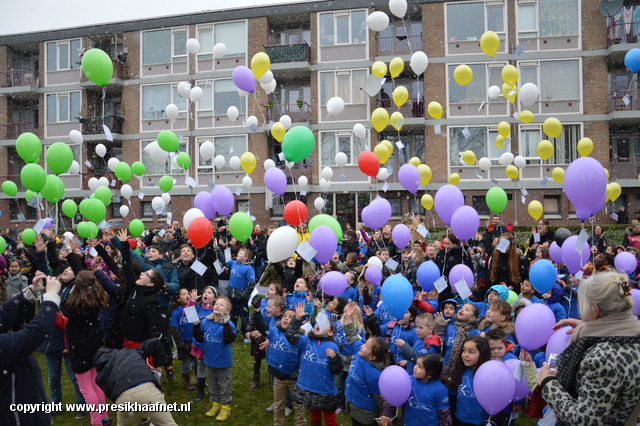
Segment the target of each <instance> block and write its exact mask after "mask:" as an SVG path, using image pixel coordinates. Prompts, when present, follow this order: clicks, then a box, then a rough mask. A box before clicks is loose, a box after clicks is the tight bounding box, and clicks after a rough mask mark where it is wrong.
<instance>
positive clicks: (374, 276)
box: [364, 266, 382, 285]
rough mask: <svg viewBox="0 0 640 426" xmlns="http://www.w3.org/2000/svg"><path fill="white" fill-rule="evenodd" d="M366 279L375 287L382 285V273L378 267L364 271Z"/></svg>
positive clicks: (371, 267) (370, 267)
mask: <svg viewBox="0 0 640 426" xmlns="http://www.w3.org/2000/svg"><path fill="white" fill-rule="evenodd" d="M364 277H365V278H366V279H367V281H369V282H370V283H371V284H373V285H380V283H381V282H382V271H381V270H380V269H378V267H377V266H369V267H368V268H367V270H366V271H364Z"/></svg>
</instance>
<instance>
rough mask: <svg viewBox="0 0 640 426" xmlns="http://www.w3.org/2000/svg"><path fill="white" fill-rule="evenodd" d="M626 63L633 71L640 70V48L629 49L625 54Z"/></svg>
mask: <svg viewBox="0 0 640 426" xmlns="http://www.w3.org/2000/svg"><path fill="white" fill-rule="evenodd" d="M624 65H625V66H626V67H627V68H628V69H629V71H631V72H632V73H637V72H638V71H640V49H638V48H635V49H631V50H630V51H628V52H627V54H626V55H624Z"/></svg>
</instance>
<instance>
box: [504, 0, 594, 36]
mask: <svg viewBox="0 0 640 426" xmlns="http://www.w3.org/2000/svg"><path fill="white" fill-rule="evenodd" d="M576 3H577V15H578V16H577V22H576V25H577V34H559V35H540V5H539V1H538V0H517V2H516V8H515V13H516V37H517V38H518V39H521V38H522V39H531V38H534V39H539V38H543V37H547V38H552V37H559V38H564V37H579V38H581V33H582V22H581V11H582V4H581V3H582V2H581V1H580V0H576ZM520 5H522V6H533V7H534V10H535V12H534V19H535V30H533V31H520V25H519V24H520V7H519V6H520ZM522 34H526V35H529V37H522Z"/></svg>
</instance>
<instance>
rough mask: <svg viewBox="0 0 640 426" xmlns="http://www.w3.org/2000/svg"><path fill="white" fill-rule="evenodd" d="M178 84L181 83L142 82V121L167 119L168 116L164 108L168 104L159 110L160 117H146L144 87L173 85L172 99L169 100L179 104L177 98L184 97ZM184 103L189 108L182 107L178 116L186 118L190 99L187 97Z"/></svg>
mask: <svg viewBox="0 0 640 426" xmlns="http://www.w3.org/2000/svg"><path fill="white" fill-rule="evenodd" d="M178 84H179V83H160V84H142V85H140V122H142V121H148V120H167V116H166V115H165V113H164V109H165V108H166V107H167V105H168V104H167V105H164V106H162V107H161V108H162V109H161V110H160V111H159V114H160V115H159V116H158V117H154V118H145V117H144V111H143V108H144V88H145V87H151V86H169V85H170V86H171V99H170V101H169V103H171V104H174V105H178V104H177V103H176V99H182V97H181V96H180V95H179V94H178ZM184 103H185V105H186V108H187V109H180V110H178V118H186V117H187V113H188V108H189V101H188V100H187V99H185V100H184Z"/></svg>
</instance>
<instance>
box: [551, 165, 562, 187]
mask: <svg viewBox="0 0 640 426" xmlns="http://www.w3.org/2000/svg"><path fill="white" fill-rule="evenodd" d="M564 174H565V171H564V169H563V168H562V167H554V168H553V170H551V177H552V178H553V180H555V181H556V182H558V183H564Z"/></svg>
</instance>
